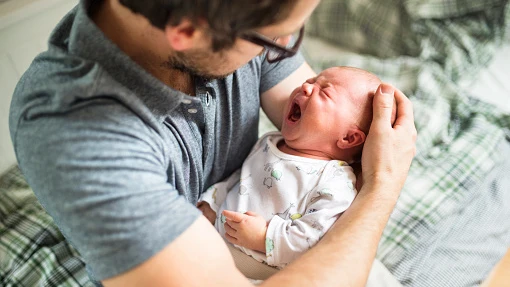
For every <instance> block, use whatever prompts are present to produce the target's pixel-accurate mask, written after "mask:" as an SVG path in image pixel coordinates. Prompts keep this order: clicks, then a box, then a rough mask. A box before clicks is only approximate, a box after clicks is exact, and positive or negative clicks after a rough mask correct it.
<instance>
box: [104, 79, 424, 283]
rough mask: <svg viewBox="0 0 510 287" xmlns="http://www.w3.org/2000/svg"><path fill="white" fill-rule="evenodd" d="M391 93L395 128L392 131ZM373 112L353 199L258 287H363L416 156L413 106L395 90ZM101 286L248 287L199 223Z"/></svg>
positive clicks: (384, 87) (204, 223)
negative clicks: (311, 243)
mask: <svg viewBox="0 0 510 287" xmlns="http://www.w3.org/2000/svg"><path fill="white" fill-rule="evenodd" d="M382 90H389V91H386V93H389V94H386V95H384V94H383V93H382ZM393 93H395V99H396V104H397V120H396V122H395V125H394V126H393V127H392V126H391V107H392V105H393V97H392V94H393ZM373 105H374V120H373V122H372V126H371V128H370V132H369V134H368V136H367V141H366V143H365V147H364V151H363V157H362V164H363V181H364V184H363V187H362V188H361V190H360V191H359V193H358V196H357V197H356V199H355V200H354V202H353V203H352V205H351V207H350V208H349V209H347V211H346V212H345V213H344V214H343V215H342V216H341V217H340V219H339V220H338V221H337V222H336V223H335V225H334V226H333V227H332V228H331V229H330V230H329V232H328V233H327V234H326V235H325V236H324V237H323V239H322V240H321V241H320V242H319V243H318V244H317V245H316V246H315V247H314V248H312V249H311V250H310V251H308V252H307V253H305V254H304V255H303V256H301V257H300V258H299V259H297V260H296V261H294V262H293V263H292V264H290V265H289V266H287V267H286V268H285V269H283V270H282V271H280V272H278V273H277V274H275V275H273V276H272V277H270V278H269V279H268V280H266V281H265V282H263V284H262V285H260V286H307V287H308V286H364V284H365V282H366V280H367V277H368V273H369V270H370V267H371V265H372V262H373V260H374V257H375V252H376V249H377V244H378V242H379V240H380V237H381V234H382V231H383V228H384V226H385V225H386V223H387V220H388V218H389V216H390V214H391V212H392V210H393V207H394V206H395V203H396V200H397V198H398V196H399V194H400V190H401V189H402V186H403V184H404V182H405V179H406V177H407V172H408V170H409V167H410V164H411V160H412V158H413V157H414V154H415V152H416V147H415V142H416V129H415V127H414V118H413V110H412V105H411V102H410V101H409V100H408V99H407V98H406V97H405V96H404V95H403V94H402V93H401V92H399V91H398V90H397V91H394V90H393V88H391V87H390V86H388V85H381V86H380V87H379V89H378V90H377V92H376V94H375V96H374V104H373ZM319 262H320V264H318V263H319ZM103 283H104V285H105V286H127V287H128V286H142V285H143V286H190V287H193V286H203V285H204V284H206V285H207V286H213V287H214V286H250V284H249V282H248V281H247V280H246V279H244V278H243V276H242V274H241V273H240V272H239V271H238V270H237V269H236V268H235V266H234V262H233V260H232V258H231V256H230V254H229V253H228V249H227V248H226V246H225V243H224V242H223V241H222V240H221V237H220V236H219V234H217V233H216V230H215V229H214V228H213V227H212V226H211V225H210V224H209V223H208V222H207V220H206V219H205V218H204V217H200V218H199V219H198V220H196V221H195V222H194V223H193V224H192V225H191V226H190V227H189V228H188V229H187V230H186V231H185V232H184V233H182V234H181V235H180V236H179V237H178V238H177V239H176V240H174V241H173V242H172V243H170V244H169V245H167V247H165V248H164V249H163V250H162V251H160V252H159V253H158V254H156V255H155V256H153V257H152V258H151V259H149V260H148V261H146V262H144V263H142V264H141V265H139V266H137V267H135V268H134V269H132V270H130V271H128V272H126V273H124V274H121V275H118V276H116V277H113V278H110V279H108V280H105V281H104V282H103Z"/></svg>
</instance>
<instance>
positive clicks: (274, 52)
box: [240, 26, 305, 63]
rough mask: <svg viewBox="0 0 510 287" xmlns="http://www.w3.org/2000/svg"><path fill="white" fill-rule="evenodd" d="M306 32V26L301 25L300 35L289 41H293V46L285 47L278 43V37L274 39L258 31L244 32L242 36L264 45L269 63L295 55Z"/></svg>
mask: <svg viewBox="0 0 510 287" xmlns="http://www.w3.org/2000/svg"><path fill="white" fill-rule="evenodd" d="M304 34H305V26H303V27H301V29H300V30H299V36H298V37H297V40H296V41H294V42H293V39H290V42H289V43H293V44H292V47H285V46H282V45H280V44H278V43H277V42H276V41H278V37H277V38H274V39H270V38H268V37H266V36H264V35H261V34H259V33H257V32H253V31H250V32H246V33H244V34H242V35H241V36H240V37H241V39H244V40H246V41H249V42H252V43H253V44H256V45H259V46H262V47H264V48H265V49H266V50H267V52H266V60H267V62H268V63H275V62H278V61H281V60H283V59H285V58H289V57H292V56H294V55H295V54H296V53H297V51H298V50H299V46H300V45H301V41H303V35H304Z"/></svg>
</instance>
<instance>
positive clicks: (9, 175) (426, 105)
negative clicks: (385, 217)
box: [0, 0, 510, 286]
mask: <svg viewBox="0 0 510 287" xmlns="http://www.w3.org/2000/svg"><path fill="white" fill-rule="evenodd" d="M26 2H31V3H32V4H31V5H32V6H30V7H31V8H30V9H32V10H31V11H34V9H35V8H34V6H33V5H40V4H37V2H38V1H35V0H33V1H26ZM50 2H52V3H53V4H52V5H49V4H47V5H46V8H45V9H44V11H45V13H47V14H48V15H50V14H51V19H52V20H51V21H53V22H55V21H56V19H58V18H59V17H61V16H62V14H63V13H65V11H66V10H68V9H69V8H70V6H72V3H71V4H69V2H66V5H67V6H65V5H64V6H63V5H62V3H63V2H62V1H59V0H52V1H50ZM507 2H508V1H507V0H505V1H503V0H488V1H483V3H482V2H481V1H468V0H457V1H453V0H441V1H438V0H427V1H423V0H406V1H389V0H380V1H370V0H342V1H340V0H337V1H333V0H322V2H321V4H320V6H319V7H318V8H317V10H316V11H315V12H314V14H313V15H312V17H311V19H310V20H309V22H308V23H307V25H306V30H307V34H308V35H307V37H306V40H305V43H304V47H303V54H304V55H305V57H306V58H307V59H308V61H309V63H310V64H311V65H312V67H313V68H314V69H315V70H316V71H320V70H322V69H324V68H326V67H330V66H335V65H349V66H356V67H360V68H363V69H367V70H370V71H372V72H374V73H375V74H377V75H379V76H380V77H381V79H383V80H384V81H386V82H389V83H392V84H393V85H395V86H397V87H399V88H400V89H401V90H403V91H404V92H405V93H406V94H407V95H408V96H409V97H410V98H411V100H412V101H413V104H414V110H415V118H416V126H417V129H418V134H419V135H418V142H417V148H418V152H417V155H416V158H415V160H414V161H413V164H412V167H411V170H410V173H409V177H408V179H407V181H406V184H405V186H404V189H403V191H402V194H401V196H400V198H399V201H398V203H397V206H396V208H395V210H394V212H393V214H392V216H391V218H390V220H389V222H388V225H387V227H386V229H385V230H384V234H383V238H382V240H381V242H380V244H379V249H378V253H377V257H378V258H379V259H380V260H381V262H383V263H384V264H385V265H386V267H387V268H388V269H389V270H390V271H391V272H392V273H393V274H394V276H395V277H396V278H397V279H398V280H399V281H400V282H401V283H402V284H403V285H404V286H478V285H480V284H481V283H482V282H483V281H484V280H485V278H487V276H488V275H489V273H490V271H491V270H492V269H493V268H494V266H495V265H496V263H497V262H498V261H500V259H501V258H502V257H503V256H504V254H505V253H506V252H507V250H508V248H509V246H510V221H509V220H508V218H510V178H509V177H508V174H509V173H510V143H509V141H510V132H509V129H510V81H508V78H509V76H510V58H509V57H508V55H509V53H510V23H509V21H510V7H509V5H508V3H507ZM7 3H8V2H7ZM46 3H48V2H46ZM0 4H1V3H0ZM1 11H2V6H0V36H1V35H2V34H1V33H5V31H6V30H7V29H11V30H12V29H14V30H15V31H18V30H16V29H23V26H24V25H25V24H24V22H25V20H23V19H25V18H23V17H19V19H20V20H19V21H14V20H12V19H10V20H9V19H7V20H6V18H5V15H2V13H1ZM2 17H4V18H2ZM8 20H9V21H10V22H9V23H8V25H7V24H6V25H4V26H2V25H1V24H2V23H7V21H8ZM53 22H52V23H53ZM45 23H46V22H45ZM46 26H50V25H46ZM49 28H50V27H47V31H46V32H45V33H49ZM11 33H12V31H11ZM46 35H47V34H46ZM2 39H5V38H2ZM5 46H8V45H6V44H5V43H3V44H2V45H0V61H1V60H2V59H3V58H2V57H7V58H9V59H14V57H13V56H12V53H11V54H9V53H10V52H9V51H7V50H6V48H5ZM30 47H32V46H30ZM2 49H3V50H2ZM40 49H42V47H40ZM28 50H29V52H30V53H31V54H30V53H28V54H30V55H32V54H33V53H34V49H31V50H30V49H28ZM18 53H19V52H18ZM32 56H33V55H32ZM12 62H13V61H12V60H11V61H10V63H11V65H15V66H16V65H18V66H19V68H18V73H19V72H20V71H21V72H22V70H23V68H26V64H25V66H23V65H20V64H19V63H18V62H16V61H14V64H12ZM25 62H26V61H25ZM10 73H11V72H10V70H8V69H5V68H4V67H2V69H0V81H8V80H6V79H10V80H9V81H8V82H7V83H4V82H2V84H3V85H2V86H6V87H8V89H6V90H2V91H1V94H0V112H1V114H0V116H1V117H0V133H1V134H0V144H1V145H0V173H3V175H1V176H0V285H1V286H35V285H42V286H93V284H92V282H90V280H89V279H88V277H87V275H86V272H85V264H84V262H83V261H82V260H81V258H80V256H79V254H78V253H77V252H76V251H75V249H74V248H73V247H72V246H71V245H70V244H69V243H68V242H67V241H66V240H65V238H64V237H63V236H62V235H61V233H60V232H59V231H58V228H57V227H56V226H55V225H54V223H53V221H52V219H51V217H49V216H48V215H47V213H46V212H45V211H44V209H43V208H42V207H41V206H40V205H39V204H38V202H37V199H36V198H35V196H34V194H33V192H32V191H31V189H30V187H29V186H28V185H27V184H26V182H25V180H24V178H23V175H22V173H21V171H20V170H19V169H18V168H17V166H16V165H15V161H14V156H13V152H12V147H10V146H9V143H8V141H6V139H9V135H8V132H7V128H6V127H7V116H6V113H7V108H6V107H7V106H8V103H9V101H10V96H11V94H12V90H13V88H14V84H15V82H16V80H17V77H14V76H12V75H11V74H10ZM271 129H274V127H272V126H271V124H270V123H269V121H268V120H267V118H265V117H264V116H263V115H262V116H261V121H260V128H259V130H260V133H263V132H266V131H269V130H271ZM509 284H510V283H509Z"/></svg>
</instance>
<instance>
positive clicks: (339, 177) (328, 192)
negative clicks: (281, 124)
mask: <svg viewBox="0 0 510 287" xmlns="http://www.w3.org/2000/svg"><path fill="white" fill-rule="evenodd" d="M281 140H283V137H282V136H281V133H280V132H271V133H267V134H265V135H264V136H262V137H261V138H260V139H259V140H258V141H257V143H256V144H255V146H254V147H253V149H252V151H251V153H250V155H249V156H248V157H247V158H246V161H245V162H244V163H243V166H242V168H241V169H240V170H238V171H237V172H235V173H234V174H233V175H232V176H230V177H229V178H228V179H227V180H226V181H223V182H220V183H217V184H215V185H213V186H211V187H210V188H209V189H208V190H207V191H206V192H205V193H204V194H203V195H202V199H201V200H203V201H206V202H208V203H209V204H210V206H211V208H212V209H213V210H214V211H215V212H216V214H217V215H218V216H217V218H216V224H215V226H216V229H217V230H218V232H219V233H220V234H221V235H222V236H223V237H224V238H225V229H224V227H223V223H225V217H224V216H223V215H222V214H221V212H222V211H223V210H225V209H226V210H232V211H238V212H241V213H244V212H246V211H253V212H256V213H258V214H259V215H261V216H263V217H264V218H265V219H266V221H268V222H269V226H268V229H267V233H266V253H265V254H264V253H261V252H258V251H254V250H251V249H247V248H244V247H242V246H237V245H235V246H236V247H237V248H239V249H240V250H242V251H243V252H244V253H246V254H248V255H250V256H252V257H253V258H255V259H256V260H258V261H260V262H265V263H267V264H269V265H271V266H275V267H278V268H283V267H285V266H286V265H287V264H289V263H290V262H292V261H294V260H295V259H296V258H297V257H299V256H300V255H301V254H303V253H304V252H305V251H307V250H308V249H310V248H311V247H312V246H313V245H315V244H316V243H317V242H318V241H319V240H320V239H321V238H322V236H323V235H324V233H325V232H326V231H327V230H328V229H329V228H330V227H331V226H332V225H333V223H334V222H335V221H336V219H337V218H338V217H339V216H340V214H342V212H344V211H345V210H346V209H347V208H348V207H349V205H350V204H351V203H352V201H353V200H354V197H355V196H356V194H357V191H356V189H355V186H356V177H355V175H354V173H353V170H352V167H350V166H348V165H347V163H346V162H344V161H340V160H318V159H311V158H306V157H300V156H294V155H289V154H286V153H283V152H281V151H280V150H279V149H278V148H277V144H278V142H280V141H281Z"/></svg>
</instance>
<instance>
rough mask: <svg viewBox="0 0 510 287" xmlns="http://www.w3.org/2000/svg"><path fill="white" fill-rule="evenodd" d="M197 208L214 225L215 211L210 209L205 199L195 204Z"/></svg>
mask: <svg viewBox="0 0 510 287" xmlns="http://www.w3.org/2000/svg"><path fill="white" fill-rule="evenodd" d="M197 208H198V209H200V211H202V214H203V215H204V216H205V218H207V220H209V221H210V222H211V224H212V225H214V222H215V221H216V212H214V210H212V208H211V206H210V205H209V203H208V202H206V201H200V202H199V203H198V204H197Z"/></svg>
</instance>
